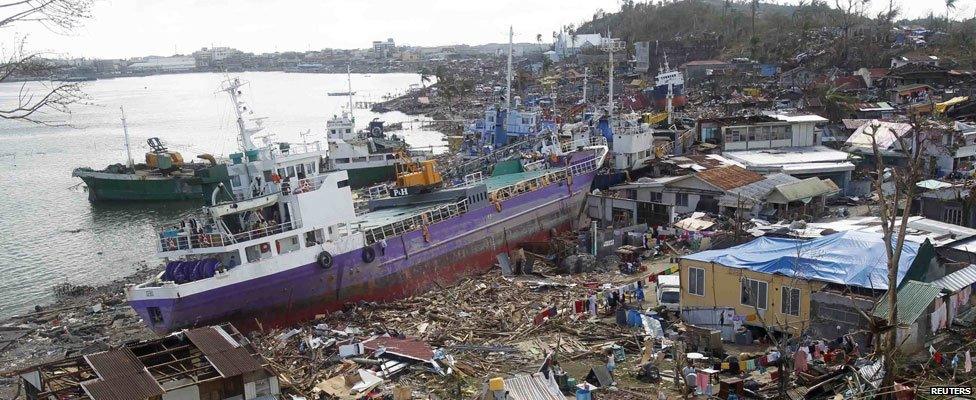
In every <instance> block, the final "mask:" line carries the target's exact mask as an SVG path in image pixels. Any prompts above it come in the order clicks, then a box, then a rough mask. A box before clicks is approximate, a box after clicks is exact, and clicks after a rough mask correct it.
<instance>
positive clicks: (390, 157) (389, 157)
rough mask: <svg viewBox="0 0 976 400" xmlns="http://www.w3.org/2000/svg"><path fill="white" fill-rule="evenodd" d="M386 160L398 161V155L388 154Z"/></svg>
mask: <svg viewBox="0 0 976 400" xmlns="http://www.w3.org/2000/svg"><path fill="white" fill-rule="evenodd" d="M386 159H387V160H393V159H396V154H393V153H387V154H386Z"/></svg>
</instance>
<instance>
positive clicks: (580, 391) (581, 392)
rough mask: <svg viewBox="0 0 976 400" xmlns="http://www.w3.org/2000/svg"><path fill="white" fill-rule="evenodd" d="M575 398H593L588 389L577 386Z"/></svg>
mask: <svg viewBox="0 0 976 400" xmlns="http://www.w3.org/2000/svg"><path fill="white" fill-rule="evenodd" d="M576 400H593V395H592V394H591V393H590V390H589V389H584V388H581V387H577V388H576Z"/></svg>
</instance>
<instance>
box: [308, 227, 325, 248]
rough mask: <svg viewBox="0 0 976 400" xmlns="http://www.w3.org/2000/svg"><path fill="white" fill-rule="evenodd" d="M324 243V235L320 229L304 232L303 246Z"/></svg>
mask: <svg viewBox="0 0 976 400" xmlns="http://www.w3.org/2000/svg"><path fill="white" fill-rule="evenodd" d="M322 243H325V236H324V235H323V234H322V230H321V229H313V230H310V231H308V232H305V247H313V246H318V245H320V244H322Z"/></svg>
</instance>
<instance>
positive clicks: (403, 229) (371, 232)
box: [364, 199, 468, 244]
mask: <svg viewBox="0 0 976 400" xmlns="http://www.w3.org/2000/svg"><path fill="white" fill-rule="evenodd" d="M466 212H468V200H467V199H464V200H461V201H459V202H457V203H449V204H445V205H443V206H440V207H437V208H433V209H430V210H427V211H424V212H423V213H421V214H418V215H415V216H412V217H410V218H406V219H402V220H399V221H395V222H391V223H389V224H386V225H383V226H378V227H375V228H372V229H368V230H366V231H365V233H364V235H365V237H366V244H373V243H376V242H379V241H381V240H384V239H386V238H389V237H396V236H400V235H403V234H405V233H407V232H413V231H417V230H425V229H426V227H427V226H430V225H433V224H435V223H438V222H441V221H444V220H446V219H450V218H453V217H456V216H458V215H461V214H464V213H466ZM425 234H426V233H425Z"/></svg>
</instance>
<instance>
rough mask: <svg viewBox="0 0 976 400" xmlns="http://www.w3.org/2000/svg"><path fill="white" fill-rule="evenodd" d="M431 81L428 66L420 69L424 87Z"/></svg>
mask: <svg viewBox="0 0 976 400" xmlns="http://www.w3.org/2000/svg"><path fill="white" fill-rule="evenodd" d="M428 83H430V70H429V69H427V67H424V68H421V69H420V84H421V85H423V87H424V89H427V84H428Z"/></svg>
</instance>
